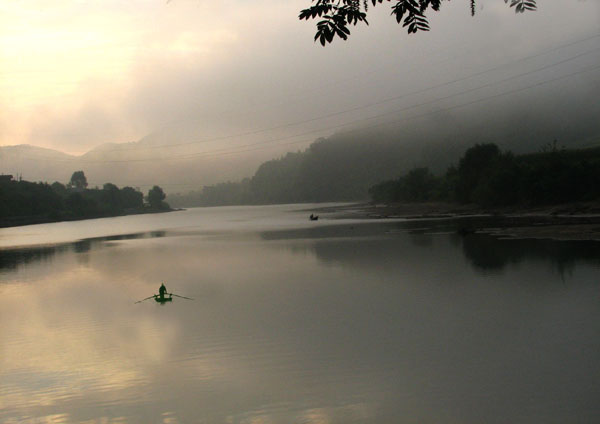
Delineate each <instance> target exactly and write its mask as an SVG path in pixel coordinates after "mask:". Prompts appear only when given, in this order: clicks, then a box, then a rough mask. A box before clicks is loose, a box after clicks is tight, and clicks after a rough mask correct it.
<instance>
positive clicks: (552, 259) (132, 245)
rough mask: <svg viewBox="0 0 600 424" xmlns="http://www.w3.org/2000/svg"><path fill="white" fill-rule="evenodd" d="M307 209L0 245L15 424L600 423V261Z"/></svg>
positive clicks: (80, 231)
mask: <svg viewBox="0 0 600 424" xmlns="http://www.w3.org/2000/svg"><path fill="white" fill-rule="evenodd" d="M307 207H308V206H306V205H300V206H298V205H296V206H269V207H228V208H204V209H190V210H188V211H183V212H175V213H168V214H157V215H143V216H129V217H119V218H110V219H100V220H90V221H80V222H70V223H56V224H45V225H35V226H27V227H20V228H9V229H1V230H0V247H1V250H0V280H1V282H0V299H1V300H0V302H1V307H0V319H1V323H2V331H1V332H0V422H3V423H13V422H14V423H17V422H19V423H20V422H25V423H46V422H48V423H62V422H66V423H74V422H89V423H253V424H257V423H265V424H277V423H314V424H325V423H328V424H333V423H495V422H497V423H507V422H510V423H565V422H569V423H591V422H599V421H600V402H598V399H600V280H599V276H600V272H599V271H600V244H599V243H593V242H553V241H535V240H521V241H518V240H496V239H494V238H492V237H489V236H485V235H478V234H475V235H469V236H466V237H460V236H458V235H456V231H455V230H456V225H459V224H456V223H453V222H449V221H432V222H422V221H421V222H419V221H412V222H383V221H378V222H372V221H371V222H366V221H359V220H353V221H347V220H344V221H341V220H337V221H336V220H331V219H330V220H328V219H327V217H326V216H324V217H323V216H322V219H321V220H319V221H317V222H309V221H308V219H307V216H308V214H309V213H310V212H306V211H299V209H305V208H307ZM163 281H164V282H165V284H166V286H167V288H168V289H169V291H172V292H174V293H177V294H181V295H184V296H189V297H193V298H194V300H193V301H188V300H184V299H179V298H176V299H175V301H173V302H172V303H171V304H165V305H160V304H157V303H156V302H154V301H153V300H152V299H151V300H148V301H146V302H142V303H138V304H135V303H134V302H135V301H136V300H139V299H143V298H145V297H147V296H150V295H152V294H153V293H156V292H157V290H158V287H159V285H160V283H161V282H163Z"/></svg>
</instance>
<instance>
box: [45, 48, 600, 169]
mask: <svg viewBox="0 0 600 424" xmlns="http://www.w3.org/2000/svg"><path fill="white" fill-rule="evenodd" d="M598 50H600V48H597V49H593V50H590V51H587V52H583V53H580V54H577V55H574V56H571V57H569V58H566V59H563V60H561V61H558V62H555V63H552V64H548V65H544V66H542V67H539V68H536V69H533V70H530V71H527V72H524V73H521V74H517V75H513V76H510V77H507V78H504V79H502V80H498V81H493V82H489V83H486V84H483V85H480V86H478V87H473V88H470V89H467V90H463V91H460V92H458V93H454V94H450V95H448V96H444V97H440V98H437V99H432V100H428V101H425V102H421V103H418V104H413V105H410V106H406V107H403V108H400V109H395V110H392V111H388V112H385V113H381V114H377V115H374V116H371V117H367V118H361V119H355V120H352V121H351V122H346V123H342V124H338V125H334V126H328V127H324V128H319V129H313V130H309V131H304V132H301V133H297V134H293V135H288V136H283V137H278V138H275V139H271V140H266V141H260V142H256V143H251V144H246V145H241V146H235V147H226V148H221V149H214V150H210V151H203V152H197V153H188V154H182V155H176V156H171V157H154V158H144V159H122V160H119V159H114V160H110V159H98V160H81V159H80V160H79V162H83V163H130V162H131V163H134V162H151V161H156V160H161V161H164V160H180V159H188V158H195V157H200V156H220V155H222V154H231V152H237V149H238V148H246V147H251V146H252V147H253V146H258V145H264V144H270V143H274V142H277V141H283V140H288V139H293V138H296V137H301V136H305V135H310V134H316V133H321V132H324V131H328V130H332V129H338V128H341V127H345V126H347V125H352V124H354V125H355V124H356V123H359V122H365V121H370V120H373V119H377V118H382V117H384V116H388V115H393V114H398V113H400V112H404V111H407V110H410V109H415V108H418V107H422V106H425V105H429V104H433V103H437V102H440V101H443V100H448V99H450V98H453V97H458V96H462V95H464V94H467V93H470V92H474V91H476V90H480V89H482V88H488V87H491V86H493V85H497V84H501V83H504V82H507V81H510V80H513V79H516V78H520V77H523V76H526V75H530V74H534V73H537V72H540V71H543V70H546V69H549V68H552V67H554V66H558V65H560V64H563V63H566V62H569V61H572V60H575V59H578V58H580V57H582V56H585V55H588V54H590V53H594V52H596V51H598ZM593 69H595V68H594V67H592V68H588V69H586V70H584V71H581V72H579V71H577V72H574V73H571V74H567V75H564V76H561V77H558V78H555V79H551V80H548V81H544V82H542V83H538V84H534V85H532V86H528V87H524V88H522V89H529V88H533V87H537V86H538V85H540V84H546V83H549V82H553V81H556V80H559V79H563V78H566V77H569V76H573V75H577V74H579V73H582V72H587V71H589V70H593ZM522 89H516V90H511V91H508V92H504V93H501V94H500V95H497V96H491V97H486V98H483V99H479V100H475V101H474V102H469V103H466V104H465V105H470V104H473V103H477V102H480V101H482V100H485V99H490V98H495V97H499V96H503V95H507V94H511V93H514V92H517V91H520V90H522ZM384 101H386V100H383V101H382V102H384ZM453 108H454V107H451V108H449V109H445V110H450V109H453ZM434 113H436V112H434ZM429 114H431V112H426V113H425V114H421V115H417V116H426V115H429ZM412 118H413V117H410V119H412ZM298 143H301V142H294V143H293V144H298ZM161 147H163V148H164V147H168V146H161ZM232 149H233V150H232ZM116 150H118V149H116ZM240 152H242V151H240ZM48 159H49V160H55V161H65V160H61V159H51V158H48ZM72 160H77V159H69V160H67V161H72Z"/></svg>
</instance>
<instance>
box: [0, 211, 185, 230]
mask: <svg viewBox="0 0 600 424" xmlns="http://www.w3.org/2000/svg"><path fill="white" fill-rule="evenodd" d="M182 210H185V209H181V208H175V209H172V208H169V209H148V208H144V209H136V210H132V211H127V212H124V213H120V214H114V215H91V216H85V217H73V216H49V215H39V216H13V217H4V218H1V219H0V228H8V227H22V226H25V225H36V224H50V223H53V222H68V221H84V220H86V219H98V218H114V217H117V216H128V215H144V214H149V213H164V212H176V211H182Z"/></svg>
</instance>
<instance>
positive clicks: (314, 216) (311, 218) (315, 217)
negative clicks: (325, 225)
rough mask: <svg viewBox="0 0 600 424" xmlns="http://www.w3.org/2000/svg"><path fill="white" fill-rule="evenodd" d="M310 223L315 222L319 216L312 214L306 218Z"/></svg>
mask: <svg viewBox="0 0 600 424" xmlns="http://www.w3.org/2000/svg"><path fill="white" fill-rule="evenodd" d="M308 218H309V219H310V220H311V221H317V220H318V219H319V215H313V214H312V213H311V214H310V216H309V217H308Z"/></svg>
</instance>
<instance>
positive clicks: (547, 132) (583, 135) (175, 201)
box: [168, 123, 600, 207]
mask: <svg viewBox="0 0 600 424" xmlns="http://www.w3.org/2000/svg"><path fill="white" fill-rule="evenodd" d="M475 124H476V125H479V123H475ZM446 129H447V130H446V131H445V132H443V131H440V130H439V128H434V127H429V128H423V127H422V128H420V130H418V131H415V130H414V129H412V130H410V131H409V130H406V129H401V128H397V129H396V130H387V131H382V130H360V131H352V132H346V133H339V134H336V135H333V136H331V137H329V138H321V139H319V140H317V141H315V142H314V143H312V144H311V145H310V146H309V148H307V149H306V150H304V151H298V152H295V153H288V154H286V155H284V156H282V157H280V158H278V159H274V160H270V161H267V162H264V163H263V164H262V165H260V166H259V167H258V169H257V170H256V172H255V174H254V175H253V176H252V177H251V178H246V179H244V180H242V181H239V182H226V183H220V184H216V185H211V186H208V185H207V186H204V187H203V188H202V189H201V190H197V191H192V192H189V193H186V194H170V195H169V196H168V200H169V202H170V203H171V204H172V205H173V206H176V207H186V206H187V207H189V206H207V205H211V206H212V205H233V204H269V203H295V202H325V201H360V200H366V199H368V198H369V188H370V187H372V186H373V185H375V184H377V183H379V182H381V181H385V180H391V179H394V178H397V177H399V176H400V175H402V174H405V173H406V172H408V170H410V169H413V168H418V167H428V168H429V169H430V170H431V171H433V172H434V173H435V174H438V175H439V174H443V173H444V172H445V171H446V169H447V168H448V167H449V166H451V165H452V164H455V163H456V162H457V161H458V159H459V158H460V157H461V155H462V154H463V153H464V151H465V150H466V149H467V148H468V147H470V146H473V145H475V144H477V143H481V142H485V143H496V144H497V145H499V146H500V147H501V148H503V149H506V150H511V151H514V152H515V153H520V154H522V153H531V152H539V151H543V150H545V149H547V148H548V146H550V145H551V144H552V143H553V142H554V141H553V139H552V138H551V134H553V133H554V134H557V133H560V134H562V135H563V137H562V138H561V142H557V143H556V144H559V145H560V147H561V148H563V147H564V148H581V147H587V146H589V145H594V144H598V143H600V136H594V135H592V134H594V131H598V132H597V133H596V134H600V129H596V128H594V129H593V130H592V131H585V132H574V133H573V135H572V136H569V134H568V133H567V132H565V131H563V132H560V131H559V130H558V129H557V128H555V127H554V126H552V125H551V124H548V125H545V126H542V125H540V126H539V128H538V129H537V130H534V129H533V128H531V129H529V130H528V127H522V128H517V129H515V128H513V127H510V131H511V132H512V131H518V132H517V135H513V136H512V137H509V136H507V134H506V128H504V129H503V128H501V127H498V128H494V125H493V123H488V125H487V126H486V127H485V128H484V129H483V130H480V131H477V130H476V129H475V128H473V126H471V128H468V127H467V126H466V125H460V126H459V125H456V126H455V127H454V128H451V127H449V126H446ZM465 134H467V135H465ZM554 140H556V139H554Z"/></svg>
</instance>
